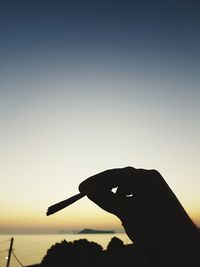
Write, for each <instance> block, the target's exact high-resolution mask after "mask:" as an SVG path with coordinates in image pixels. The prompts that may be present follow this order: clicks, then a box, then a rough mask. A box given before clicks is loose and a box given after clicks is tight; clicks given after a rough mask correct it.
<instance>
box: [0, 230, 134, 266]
mask: <svg viewBox="0 0 200 267" xmlns="http://www.w3.org/2000/svg"><path fill="white" fill-rule="evenodd" d="M114 236H115V237H118V238H120V239H121V240H122V241H123V242H124V244H130V243H132V242H131V240H130V239H129V238H128V237H127V235H126V234H125V233H114V234H53V235H52V234H50V235H47V234H45V235H41V234H40V235H33V234H32V235H0V267H6V264H7V258H8V249H9V246H10V240H11V238H14V242H13V252H14V255H13V254H11V259H10V266H9V267H20V266H28V265H32V264H37V263H40V262H41V261H42V258H43V257H44V256H45V254H46V252H47V250H48V249H49V248H50V247H51V246H52V245H54V244H55V243H60V242H61V241H62V240H66V241H74V240H79V239H87V240H88V241H93V242H96V243H98V244H99V245H101V246H102V247H103V249H106V248H107V245H108V243H109V242H110V240H111V239H112V238H113V237H114Z"/></svg>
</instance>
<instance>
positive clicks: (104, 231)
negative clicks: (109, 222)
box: [78, 228, 115, 234]
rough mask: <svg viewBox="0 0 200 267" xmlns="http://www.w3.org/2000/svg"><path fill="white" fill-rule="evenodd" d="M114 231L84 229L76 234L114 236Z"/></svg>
mask: <svg viewBox="0 0 200 267" xmlns="http://www.w3.org/2000/svg"><path fill="white" fill-rule="evenodd" d="M114 233H115V231H113V230H94V229H89V228H85V229H83V230H81V231H80V232H78V234H114Z"/></svg>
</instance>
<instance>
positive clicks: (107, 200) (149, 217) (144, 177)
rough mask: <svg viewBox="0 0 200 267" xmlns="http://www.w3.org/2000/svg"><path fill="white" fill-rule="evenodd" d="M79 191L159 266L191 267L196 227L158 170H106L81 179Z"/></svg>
mask: <svg viewBox="0 0 200 267" xmlns="http://www.w3.org/2000/svg"><path fill="white" fill-rule="evenodd" d="M116 187H117V191H116V193H114V192H112V191H111V190H112V189H113V188H116ZM79 190H80V192H82V193H85V194H86V195H87V196H88V198H89V199H91V200H92V201H93V202H95V203H96V204H97V205H98V206H100V207H101V208H102V209H104V210H106V211H108V212H110V213H112V214H114V215H116V216H117V217H118V218H119V219H120V220H121V222H122V224H123V226H124V228H125V231H126V233H127V235H128V236H129V238H130V239H131V240H132V241H133V242H134V243H135V244H136V245H138V246H139V247H141V248H143V249H144V250H145V251H146V252H147V253H149V254H150V255H154V257H156V258H158V260H159V262H160V263H161V264H162V265H161V266H193V265H188V264H191V263H192V260H190V259H191V257H193V258H195V257H194V255H193V254H195V255H196V251H197V250H196V247H197V246H198V244H199V239H198V231H197V228H196V226H195V225H194V224H193V222H192V221H191V220H190V218H189V216H188V215H187V213H186V212H185V210H184V209H183V207H182V206H181V204H180V203H179V201H178V199H177V198H176V196H175V195H174V193H173V192H172V191H171V189H170V188H169V186H168V185H167V183H166V182H165V180H164V179H163V177H162V176H161V175H160V173H159V172H158V171H156V170H144V169H135V168H132V167H126V168H121V169H112V170H107V171H104V172H102V173H99V174H97V175H94V176H92V177H90V178H88V179H86V180H85V181H83V182H82V183H81V184H80V185H79ZM186 242H187V243H188V244H190V248H189V249H188V245H185V244H186ZM184 253H186V255H187V256H186V257H185V256H182V254H184ZM166 257H167V258H166ZM180 257H181V259H180ZM163 261H164V262H163ZM195 263H196V261H195ZM165 264H166V265H165ZM177 264H178V265H177ZM179 264H181V265H179ZM184 264H185V265H184Z"/></svg>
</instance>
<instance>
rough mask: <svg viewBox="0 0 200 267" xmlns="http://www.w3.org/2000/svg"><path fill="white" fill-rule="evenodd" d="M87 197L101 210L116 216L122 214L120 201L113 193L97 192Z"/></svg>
mask: <svg viewBox="0 0 200 267" xmlns="http://www.w3.org/2000/svg"><path fill="white" fill-rule="evenodd" d="M87 197H88V198H89V199H90V200H92V201H93V202H94V203H95V204H97V205H98V206H99V207H100V208H102V209H104V210H105V211H107V212H110V213H112V214H114V215H116V216H118V215H119V213H120V208H119V207H120V201H119V198H118V197H117V196H116V194H115V193H113V192H112V191H95V192H89V193H87Z"/></svg>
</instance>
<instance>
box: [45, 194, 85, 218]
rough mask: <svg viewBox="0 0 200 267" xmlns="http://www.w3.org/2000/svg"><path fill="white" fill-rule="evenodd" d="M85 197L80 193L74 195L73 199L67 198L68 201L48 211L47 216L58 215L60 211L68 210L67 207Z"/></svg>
mask: <svg viewBox="0 0 200 267" xmlns="http://www.w3.org/2000/svg"><path fill="white" fill-rule="evenodd" d="M84 196H85V194H83V193H79V194H76V195H74V196H73V197H70V198H67V199H65V200H63V201H61V202H58V203H56V204H54V205H52V206H50V207H49V208H48V209H47V213H46V215H47V216H49V215H51V214H53V213H56V212H58V211H59V210H62V209H64V208H66V207H67V206H69V205H71V204H73V203H74V202H76V201H77V200H79V199H81V198H82V197H84Z"/></svg>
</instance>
